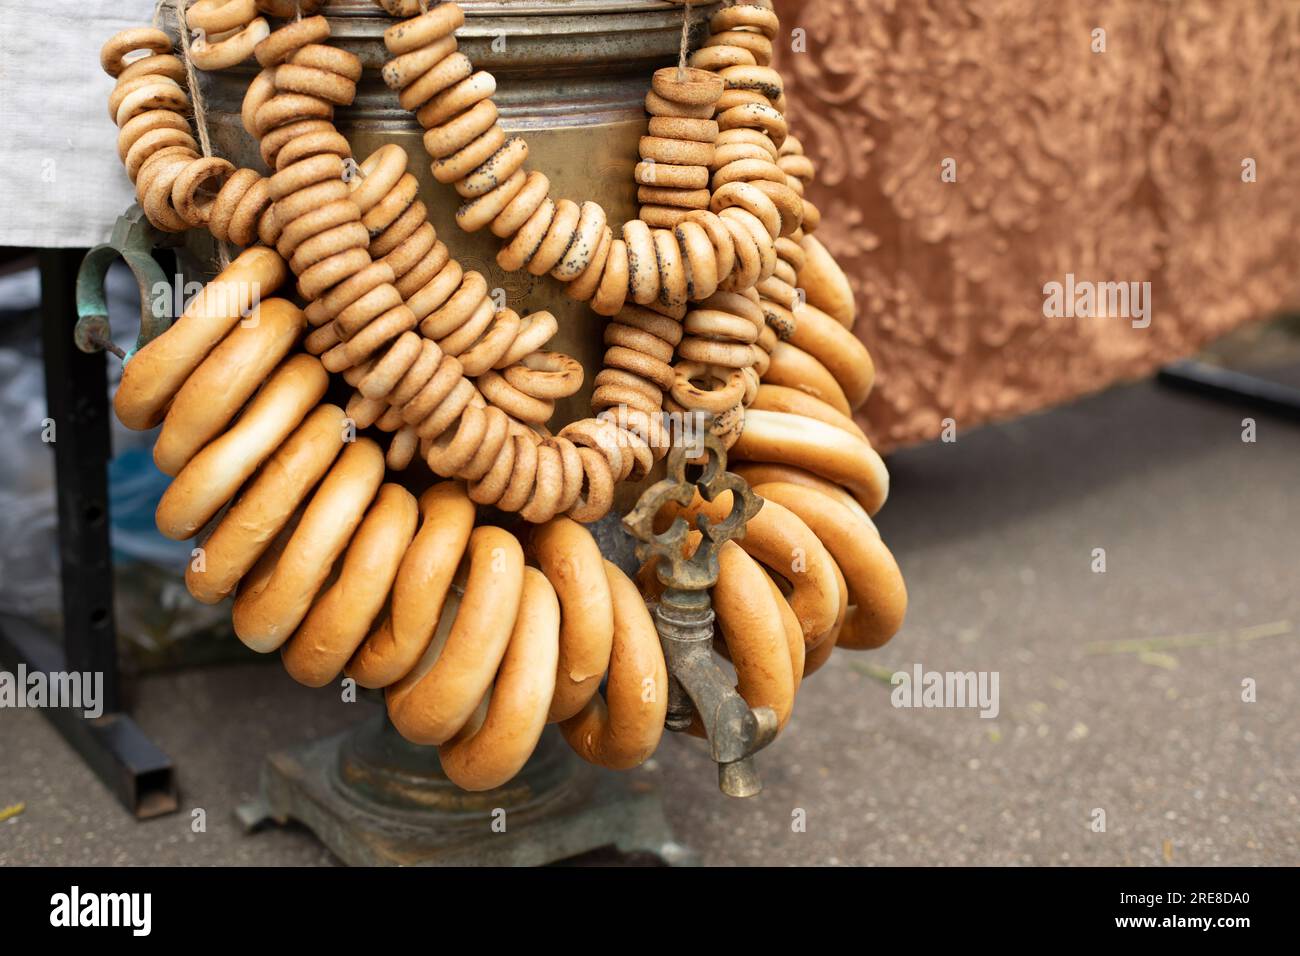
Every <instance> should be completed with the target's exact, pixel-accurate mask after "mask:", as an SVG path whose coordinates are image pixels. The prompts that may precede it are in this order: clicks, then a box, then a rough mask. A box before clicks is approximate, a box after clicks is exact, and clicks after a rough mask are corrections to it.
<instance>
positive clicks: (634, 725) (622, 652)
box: [560, 561, 668, 770]
mask: <svg viewBox="0 0 1300 956" xmlns="http://www.w3.org/2000/svg"><path fill="white" fill-rule="evenodd" d="M604 566H605V576H606V579H607V581H608V583H609V591H610V597H611V600H612V604H613V613H614V636H613V643H612V653H611V655H610V660H609V672H608V682H607V685H606V688H605V695H604V696H603V697H602V695H601V694H599V693H597V694H593V695H592V697H591V699H590V700H588V701H587V703H586V705H585V706H584V707H583V708H582V710H581V711H579V712H578V713H577V714H575V715H574V716H573V717H570V718H569V719H568V720H566V721H564V722H563V723H561V724H560V732H561V733H562V734H563V735H564V739H565V740H566V741H568V743H569V746H571V747H572V748H573V749H574V751H576V752H577V754H578V756H580V757H581V758H582V759H583V760H586V761H587V762H589V763H594V764H596V765H598V766H601V767H608V768H609V769H611V770H627V769H630V768H632V767H636V766H639V765H640V764H642V763H644V762H645V760H646V759H647V758H648V757H649V756H650V755H651V754H652V753H654V752H655V749H656V748H657V747H658V746H659V739H660V737H662V736H663V730H664V718H665V716H666V715H667V713H668V671H667V668H666V667H665V665H664V654H663V649H662V648H661V647H660V645H659V633H658V631H656V629H655V625H654V621H653V620H652V619H651V617H650V612H649V611H648V610H647V609H646V604H645V601H644V600H643V599H642V597H641V595H640V593H639V592H638V591H637V589H636V585H635V584H633V583H632V581H631V580H630V579H629V578H628V577H627V575H625V574H624V573H623V572H622V571H620V570H619V569H618V568H617V567H616V566H615V565H614V564H612V563H610V562H609V561H605V562H604ZM606 700H608V703H606Z"/></svg>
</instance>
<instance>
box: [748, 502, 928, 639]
mask: <svg viewBox="0 0 1300 956" xmlns="http://www.w3.org/2000/svg"><path fill="white" fill-rule="evenodd" d="M754 491H755V493H756V494H758V495H760V496H761V497H762V498H764V499H765V500H767V501H769V502H772V501H775V502H778V503H780V504H782V505H784V506H785V507H786V508H788V509H789V510H790V511H792V512H794V513H795V514H797V515H798V516H799V518H800V519H801V520H802V521H803V522H804V523H805V524H806V525H808V527H809V528H811V529H812V531H813V533H814V534H815V535H817V537H818V538H819V539H820V540H821V542H822V544H824V545H825V546H826V549H827V550H828V551H830V553H831V557H833V558H834V559H835V563H836V564H837V565H839V568H840V571H841V572H843V574H844V579H845V583H846V585H847V587H848V602H849V604H850V605H851V606H852V609H851V611H850V613H849V615H848V617H847V618H846V619H845V621H844V625H843V627H842V628H841V630H840V632H839V637H838V639H837V643H838V644H839V645H840V646H842V647H848V648H852V649H854V650H866V649H870V648H876V647H880V646H882V645H883V644H885V643H886V642H887V641H888V640H889V639H890V638H891V637H893V636H894V634H896V633H897V632H898V630H899V628H900V627H902V625H903V617H904V615H905V614H906V613H907V586H906V585H905V584H904V583H903V575H902V573H901V572H900V571H899V570H898V564H897V562H895V561H894V556H893V555H892V554H891V553H890V551H889V548H887V547H886V546H885V543H884V542H883V541H882V540H881V539H880V535H879V533H877V532H876V531H875V526H874V525H873V524H871V522H870V521H864V520H863V519H862V518H860V517H858V516H857V515H856V514H855V513H854V512H853V511H851V510H850V509H848V508H846V507H844V505H842V504H840V503H838V502H836V501H835V500H833V499H832V498H829V497H827V496H825V495H822V494H818V493H815V492H814V493H810V492H809V490H808V489H807V488H805V487H803V486H801V485H795V484H790V483H788V482H774V483H767V484H763V485H759V486H758V487H756V488H755V489H754Z"/></svg>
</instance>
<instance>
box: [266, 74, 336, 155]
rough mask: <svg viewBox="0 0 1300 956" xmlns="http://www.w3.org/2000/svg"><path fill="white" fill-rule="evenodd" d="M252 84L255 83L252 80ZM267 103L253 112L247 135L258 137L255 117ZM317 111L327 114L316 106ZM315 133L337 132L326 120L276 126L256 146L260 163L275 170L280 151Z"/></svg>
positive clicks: (298, 121)
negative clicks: (302, 137) (291, 143)
mask: <svg viewBox="0 0 1300 956" xmlns="http://www.w3.org/2000/svg"><path fill="white" fill-rule="evenodd" d="M254 82H257V81H256V80H254ZM274 98H275V97H272V99H274ZM267 103H270V100H267V101H266V102H265V103H261V104H258V105H257V106H256V108H255V109H254V111H253V119H252V127H251V128H250V129H249V133H250V134H251V135H253V136H254V137H256V136H257V135H258V130H259V129H261V128H262V127H261V124H260V123H259V122H258V119H257V117H258V115H259V114H260V113H261V111H262V107H264V106H266V105H267ZM328 105H329V104H325V106H328ZM317 109H318V111H324V112H327V113H328V111H326V110H324V107H320V106H318V107H317ZM268 118H269V114H268ZM316 132H324V133H334V132H337V130H335V129H334V124H333V123H331V122H330V121H329V120H328V119H319V118H317V119H299V120H293V121H292V122H289V123H285V124H284V125H282V126H279V125H278V126H276V127H275V128H274V129H271V130H270V131H269V132H264V134H263V135H262V141H261V143H260V144H259V145H258V152H259V153H260V154H261V157H262V162H264V163H266V165H267V166H268V167H270V168H271V169H277V168H278V167H277V166H276V161H277V159H278V158H279V155H280V150H282V149H283V148H284V147H285V146H286V145H287V144H289V143H290V142H292V141H293V140H295V139H297V138H298V137H300V136H305V135H306V134H307V133H316Z"/></svg>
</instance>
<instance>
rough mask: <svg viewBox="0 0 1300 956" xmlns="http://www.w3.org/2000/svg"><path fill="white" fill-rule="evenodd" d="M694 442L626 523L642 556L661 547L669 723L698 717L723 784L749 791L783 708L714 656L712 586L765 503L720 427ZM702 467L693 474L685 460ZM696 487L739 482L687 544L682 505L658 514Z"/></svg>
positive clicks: (699, 521) (672, 460) (681, 449)
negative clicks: (755, 701) (726, 552)
mask: <svg viewBox="0 0 1300 956" xmlns="http://www.w3.org/2000/svg"><path fill="white" fill-rule="evenodd" d="M687 451H688V449H687V447H686V446H685V445H684V444H675V445H674V446H673V448H672V450H671V451H670V452H669V453H668V465H667V467H668V477H666V478H664V479H663V480H662V481H658V482H656V483H655V484H653V485H651V486H650V487H649V488H647V489H646V491H645V493H644V494H643V495H642V496H641V498H640V499H639V500H638V501H637V503H636V507H634V508H633V509H632V510H631V511H630V512H628V514H627V516H626V517H624V519H623V526H624V527H625V528H627V530H628V532H629V533H631V534H632V535H633V537H635V538H636V539H637V540H638V544H637V549H636V554H637V557H638V558H639V559H640V560H641V561H646V560H649V559H650V558H651V557H657V558H658V559H659V560H658V564H657V566H656V569H655V573H656V575H657V576H658V578H659V582H660V583H661V584H662V585H663V586H664V593H663V596H662V597H661V598H660V600H659V601H658V603H657V604H656V605H655V607H654V619H655V627H656V629H657V630H658V631H659V641H660V643H661V644H662V645H663V649H664V659H665V662H666V663H667V665H668V674H669V682H668V714H667V717H666V719H665V722H664V723H665V725H666V726H667V727H668V729H669V730H674V731H682V730H686V729H687V728H689V727H690V726H692V725H693V724H694V723H695V720H696V719H697V718H698V719H699V722H700V723H701V724H702V725H703V727H704V733H705V736H706V737H707V738H708V740H709V747H710V750H711V755H712V757H713V760H714V762H715V763H717V765H718V786H719V788H721V790H722V792H723V793H725V794H727V795H728V796H732V797H750V796H753V795H754V794H756V793H758V792H759V791H760V790H762V789H763V784H762V781H761V780H760V779H759V776H758V772H757V770H756V769H755V768H754V761H753V757H754V754H755V753H757V752H758V751H759V750H762V749H763V748H764V747H766V746H767V745H768V744H769V743H771V742H772V740H773V739H774V738H775V737H776V732H777V719H776V712H775V711H773V710H772V708H770V707H758V708H752V709H751V708H750V706H749V705H748V704H747V703H745V700H744V698H742V697H741V696H740V695H739V694H738V693H736V688H735V687H734V686H733V685H732V683H731V681H729V680H728V678H727V675H726V674H725V673H724V672H723V670H722V668H721V667H719V666H718V663H717V661H716V659H715V658H714V656H713V619H714V614H713V602H712V598H711V597H710V594H709V589H710V588H711V587H713V585H715V584H716V583H717V581H718V551H719V549H721V547H722V545H723V544H724V543H725V542H726V541H729V540H732V539H735V538H741V537H744V534H745V525H746V523H747V522H748V521H749V519H750V518H752V517H754V515H756V514H757V513H758V510H759V508H761V507H762V506H763V500H762V499H761V498H759V497H758V496H757V495H755V494H754V492H753V491H751V490H750V488H749V484H748V483H747V482H746V481H745V480H744V479H743V478H741V477H740V476H739V475H734V474H731V473H730V472H728V471H727V453H726V451H725V450H724V449H723V447H722V445H721V443H720V442H719V441H718V439H717V438H716V437H715V436H713V435H712V434H708V433H707V432H706V433H705V435H704V441H703V443H702V448H696V449H693V451H695V452H697V453H698V454H699V457H696V458H693V459H688V456H687ZM688 465H689V466H691V467H697V468H700V469H701V474H700V476H699V477H698V478H697V479H695V480H694V481H692V480H691V479H689V478H688V477H687V474H686V469H687V467H688ZM696 489H698V490H699V492H700V495H701V497H703V498H704V500H705V501H713V500H714V499H715V498H717V496H718V495H719V494H721V493H722V492H724V491H730V492H731V502H732V504H731V512H730V513H729V514H728V515H727V517H726V518H724V519H723V520H722V521H720V522H718V523H716V524H715V523H714V522H712V521H710V520H709V518H708V517H707V516H706V515H703V514H701V515H697V516H696V525H697V530H698V531H699V532H700V536H701V537H700V543H699V545H698V546H697V547H696V549H695V551H694V553H693V554H687V542H688V536H689V534H690V532H691V530H692V529H691V526H690V524H689V523H688V522H687V521H686V519H685V518H684V517H682V516H681V515H678V516H677V517H676V518H674V519H673V523H672V525H670V526H669V528H668V529H667V530H666V531H664V532H662V533H660V534H655V532H654V519H655V515H657V514H658V513H659V510H660V509H661V508H662V507H663V506H664V505H665V504H667V503H668V502H670V501H675V502H677V504H679V505H681V506H682V507H687V506H689V505H690V504H691V502H692V501H693V500H694V498H695V492H696Z"/></svg>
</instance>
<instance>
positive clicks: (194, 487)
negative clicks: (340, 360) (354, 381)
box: [155, 355, 329, 541]
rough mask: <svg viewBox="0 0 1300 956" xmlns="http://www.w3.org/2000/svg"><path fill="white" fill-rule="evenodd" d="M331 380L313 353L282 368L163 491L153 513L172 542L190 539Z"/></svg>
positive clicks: (294, 426) (281, 440) (278, 442)
mask: <svg viewBox="0 0 1300 956" xmlns="http://www.w3.org/2000/svg"><path fill="white" fill-rule="evenodd" d="M328 385H329V376H328V375H327V374H326V373H325V370H324V369H323V368H322V367H321V364H320V362H319V361H317V360H316V359H315V358H313V357H312V356H310V355H295V356H293V357H292V358H290V359H289V360H288V361H286V362H285V363H284V364H283V365H281V366H280V367H279V368H278V369H277V370H276V372H275V373H274V374H273V375H272V376H271V377H270V378H269V379H268V380H267V382H266V384H265V385H264V386H263V387H262V390H261V391H259V392H258V393H257V395H256V396H255V397H254V398H253V400H252V401H251V402H250V403H249V405H248V408H247V409H245V410H244V413H243V414H242V415H241V416H240V418H239V421H237V422H236V423H235V425H234V427H233V428H230V429H229V430H228V431H226V433H225V434H223V435H222V436H221V437H220V438H218V439H217V440H216V441H214V442H212V443H211V444H209V445H207V446H206V447H205V448H204V449H203V450H202V451H200V452H199V453H198V454H197V455H195V456H194V457H193V458H191V459H190V460H189V462H188V463H187V464H186V465H185V467H184V468H182V469H181V471H180V474H178V475H177V476H176V478H175V480H174V481H172V483H171V484H170V485H168V486H167V490H166V491H164V492H163V496H162V499H161V500H160V501H159V502H158V510H157V513H156V515H155V518H156V523H157V525H158V530H159V531H160V532H162V534H163V535H165V536H166V537H168V538H171V539H173V540H175V541H183V540H185V539H187V538H192V537H193V536H194V535H195V534H196V533H197V532H198V531H199V529H200V528H202V527H203V526H204V525H205V524H207V523H208V522H209V521H211V520H212V517H213V515H215V514H216V513H217V512H218V511H220V510H221V508H222V506H223V505H225V503H226V502H227V501H229V500H230V499H231V498H233V497H234V495H235V492H236V491H238V490H239V487H240V485H242V484H243V483H244V482H245V481H247V480H248V478H249V476H250V475H252V473H253V472H254V471H255V470H256V469H257V467H258V465H260V464H261V463H262V462H263V461H265V460H266V459H267V458H268V457H270V455H271V453H272V452H274V451H275V449H276V448H278V447H279V446H280V445H281V444H283V443H284V440H285V439H286V438H288V436H289V433H290V432H292V431H293V430H294V429H295V428H297V427H298V424H299V423H300V422H301V421H302V420H303V418H304V417H306V415H307V413H308V412H309V411H311V410H312V408H314V407H315V405H316V403H317V402H319V401H320V400H321V398H322V397H323V396H324V394H325V389H326V387H327V386H328Z"/></svg>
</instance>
